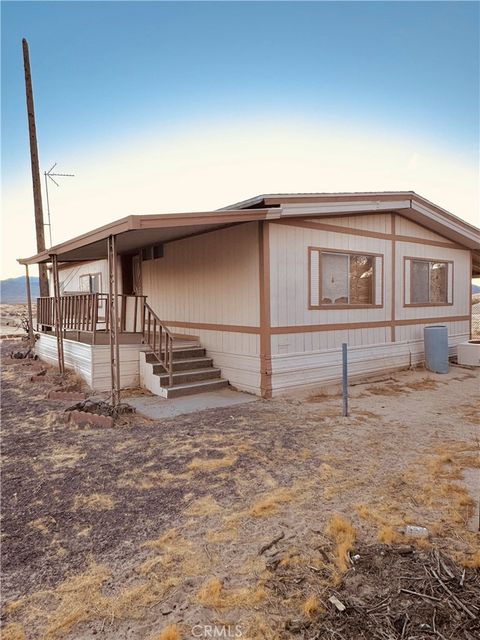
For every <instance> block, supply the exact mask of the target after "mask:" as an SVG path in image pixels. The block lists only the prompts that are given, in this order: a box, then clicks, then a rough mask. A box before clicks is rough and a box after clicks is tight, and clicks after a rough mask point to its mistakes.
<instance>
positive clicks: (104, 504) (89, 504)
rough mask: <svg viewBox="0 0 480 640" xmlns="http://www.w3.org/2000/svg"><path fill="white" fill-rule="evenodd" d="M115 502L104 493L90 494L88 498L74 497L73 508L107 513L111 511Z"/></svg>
mask: <svg viewBox="0 0 480 640" xmlns="http://www.w3.org/2000/svg"><path fill="white" fill-rule="evenodd" d="M114 506H115V501H114V500H113V498H112V497H111V496H109V495H108V494H106V493H91V494H90V495H88V496H76V498H75V501H74V503H73V508H74V509H75V511H76V510H78V509H82V510H85V511H107V510H109V509H113V507H114Z"/></svg>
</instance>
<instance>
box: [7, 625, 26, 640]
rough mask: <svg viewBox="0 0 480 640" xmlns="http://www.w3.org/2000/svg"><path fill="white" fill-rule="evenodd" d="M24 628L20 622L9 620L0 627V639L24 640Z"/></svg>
mask: <svg viewBox="0 0 480 640" xmlns="http://www.w3.org/2000/svg"><path fill="white" fill-rule="evenodd" d="M26 637H27V636H26V635H25V630H24V628H23V627H22V625H21V624H18V623H17V622H11V623H10V624H7V625H6V626H5V627H4V628H3V629H2V640H26Z"/></svg>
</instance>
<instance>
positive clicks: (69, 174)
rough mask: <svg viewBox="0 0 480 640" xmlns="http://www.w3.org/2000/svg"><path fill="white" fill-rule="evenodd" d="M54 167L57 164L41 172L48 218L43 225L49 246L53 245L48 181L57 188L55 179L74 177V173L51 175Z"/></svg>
mask: <svg viewBox="0 0 480 640" xmlns="http://www.w3.org/2000/svg"><path fill="white" fill-rule="evenodd" d="M56 166H57V163H56V162H55V164H54V165H52V166H51V167H50V169H49V170H48V171H44V172H43V175H44V176H45V193H46V196H47V217H48V222H46V223H45V226H46V227H48V235H49V238H50V246H52V244H53V243H52V222H51V220H50V200H49V199H48V180H49V179H50V180H51V181H52V182H53V184H54V185H56V186H57V187H59V186H60V185H59V184H58V182H57V181H56V180H55V178H74V177H75V174H74V173H53V170H54V169H55V167H56Z"/></svg>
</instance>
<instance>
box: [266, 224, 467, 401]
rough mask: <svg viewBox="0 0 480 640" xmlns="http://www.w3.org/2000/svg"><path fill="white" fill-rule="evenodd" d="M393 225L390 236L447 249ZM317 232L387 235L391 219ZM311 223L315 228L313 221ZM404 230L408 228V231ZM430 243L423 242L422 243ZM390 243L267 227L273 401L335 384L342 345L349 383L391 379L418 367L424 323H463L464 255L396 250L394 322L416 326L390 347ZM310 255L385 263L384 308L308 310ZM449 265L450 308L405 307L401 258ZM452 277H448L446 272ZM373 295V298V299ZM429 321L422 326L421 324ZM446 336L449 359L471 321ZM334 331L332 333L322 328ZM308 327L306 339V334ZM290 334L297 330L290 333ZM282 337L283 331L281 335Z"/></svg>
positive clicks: (416, 229)
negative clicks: (317, 250)
mask: <svg viewBox="0 0 480 640" xmlns="http://www.w3.org/2000/svg"><path fill="white" fill-rule="evenodd" d="M395 218H396V222H397V224H396V234H397V235H408V236H411V237H412V238H415V239H420V240H422V239H426V240H431V241H434V242H436V241H438V242H441V243H445V242H446V240H445V239H444V238H442V237H441V236H438V235H437V234H434V233H432V234H430V233H429V232H428V230H424V229H423V227H420V226H419V225H416V224H415V223H411V222H410V221H406V223H405V224H404V223H403V220H402V222H401V223H400V227H399V226H398V221H399V220H400V216H398V214H397V215H396V216H395ZM320 221H321V223H322V224H336V225H337V224H338V226H344V227H345V228H348V229H350V230H354V229H361V230H363V231H370V232H375V233H387V234H390V233H391V215H390V214H385V215H379V216H367V215H359V216H345V217H341V218H340V217H337V218H335V219H334V218H328V219H327V218H322V219H321V220H320ZM312 222H313V220H312ZM407 223H408V224H407ZM427 236H428V237H427ZM392 244H393V243H392V240H391V239H382V238H374V237H369V236H363V235H355V234H354V233H340V232H337V231H335V232H333V231H328V230H323V229H319V230H316V229H310V228H306V227H300V226H298V227H295V226H290V225H282V224H279V223H272V224H270V274H271V324H272V327H273V334H272V336H271V352H272V360H271V363H272V392H273V395H279V394H281V393H284V392H287V391H289V390H293V389H295V388H305V387H309V386H311V387H312V388H314V387H315V386H317V385H322V384H328V383H331V382H337V381H338V380H339V379H340V377H341V345H342V343H343V342H346V343H347V344H348V349H349V363H350V365H349V372H350V375H351V376H352V378H355V377H362V376H366V375H368V374H377V373H381V372H386V371H391V370H395V369H399V368H402V367H408V366H411V365H412V364H419V363H421V362H423V359H424V353H423V329H424V327H425V326H426V324H428V318H432V320H433V319H435V318H444V317H448V316H452V317H459V316H468V314H469V312H470V306H469V285H470V276H469V268H470V255H469V251H468V250H464V249H452V248H447V247H444V246H435V245H433V244H423V243H422V242H415V241H413V242H404V241H401V242H400V241H396V242H395V294H396V295H395V320H398V321H401V320H415V319H417V318H418V319H419V322H418V323H416V324H411V325H410V324H409V325H397V326H396V327H395V342H392V328H391V321H392ZM308 247H321V248H323V249H326V250H340V251H341V250H343V251H351V252H355V253H359V254H361V253H362V252H368V253H376V254H382V255H383V260H384V278H383V307H382V308H379V309H377V308H362V309H348V308H347V309H331V310H330V309H325V308H322V309H309V308H308V286H309V278H308ZM405 256H410V257H418V258H428V259H434V260H439V261H453V269H452V271H451V274H452V281H453V282H452V285H453V305H452V304H450V305H448V304H446V305H435V306H432V307H429V306H422V307H418V308H417V307H407V308H406V307H404V306H403V303H404V286H405V283H404V257H405ZM449 273H450V270H449ZM378 296H379V291H378V287H377V290H376V297H377V299H378ZM425 318H427V320H426V321H423V322H421V321H420V320H421V319H423V320H424V319H425ZM371 322H378V323H382V322H385V324H386V326H374V327H361V326H359V327H358V328H355V327H350V326H349V327H348V328H345V329H342V327H341V326H339V325H341V324H347V325H351V324H354V323H359V324H360V323H371ZM442 324H446V325H447V327H448V333H449V349H450V354H451V355H453V354H454V353H455V347H456V345H457V344H459V343H460V342H464V341H465V340H467V339H468V337H469V321H468V319H465V320H454V321H452V322H449V321H445V320H443V321H442ZM332 325H335V327H334V328H332V330H329V329H328V327H329V326H332ZM309 326H312V331H309V330H308V327H309ZM295 328H299V329H300V328H301V330H299V331H298V332H295ZM282 329H284V331H283V332H282Z"/></svg>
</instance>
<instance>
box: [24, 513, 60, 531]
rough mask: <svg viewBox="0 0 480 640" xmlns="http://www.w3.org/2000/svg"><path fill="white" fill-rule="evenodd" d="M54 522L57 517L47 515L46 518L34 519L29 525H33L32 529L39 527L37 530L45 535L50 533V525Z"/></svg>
mask: <svg viewBox="0 0 480 640" xmlns="http://www.w3.org/2000/svg"><path fill="white" fill-rule="evenodd" d="M52 524H55V519H54V518H52V517H51V516H45V517H44V518H37V519H36V520H32V521H31V522H29V523H28V526H29V527H32V529H37V531H40V532H41V533H43V535H47V534H48V533H49V529H48V525H52Z"/></svg>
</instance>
